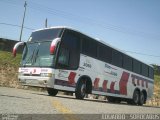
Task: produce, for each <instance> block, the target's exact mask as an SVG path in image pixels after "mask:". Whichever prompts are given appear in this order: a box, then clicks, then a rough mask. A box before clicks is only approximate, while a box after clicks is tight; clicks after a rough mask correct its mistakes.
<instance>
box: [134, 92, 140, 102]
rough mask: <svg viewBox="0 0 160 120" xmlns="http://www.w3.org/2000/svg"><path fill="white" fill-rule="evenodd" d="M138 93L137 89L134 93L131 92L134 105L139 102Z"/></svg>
mask: <svg viewBox="0 0 160 120" xmlns="http://www.w3.org/2000/svg"><path fill="white" fill-rule="evenodd" d="M139 96H140V94H139V91H138V90H135V91H134V93H133V100H132V101H133V104H134V105H137V104H138V103H139V98H140V97H139Z"/></svg>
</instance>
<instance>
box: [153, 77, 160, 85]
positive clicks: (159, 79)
mask: <svg viewBox="0 0 160 120" xmlns="http://www.w3.org/2000/svg"><path fill="white" fill-rule="evenodd" d="M154 82H155V84H156V85H157V86H160V76H159V75H154Z"/></svg>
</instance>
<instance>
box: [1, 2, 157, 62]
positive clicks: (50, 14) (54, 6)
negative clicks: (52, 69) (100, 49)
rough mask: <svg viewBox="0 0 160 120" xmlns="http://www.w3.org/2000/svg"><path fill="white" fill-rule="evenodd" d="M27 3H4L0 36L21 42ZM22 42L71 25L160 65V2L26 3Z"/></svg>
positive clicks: (144, 59)
mask: <svg viewBox="0 0 160 120" xmlns="http://www.w3.org/2000/svg"><path fill="white" fill-rule="evenodd" d="M24 2H25V0H0V37H1V38H9V39H13V40H19V36H20V30H21V28H20V27H18V26H21V24H22V18H23V14H24ZM26 2H27V8H26V16H25V21H24V26H25V27H26V28H27V29H26V28H24V30H23V34H22V40H23V41H27V40H28V38H29V36H30V34H31V32H32V31H33V30H34V29H40V28H44V27H45V19H46V18H47V20H48V26H49V27H51V26H69V27H72V28H74V29H76V30H78V31H81V32H83V33H85V34H87V35H89V36H91V37H93V38H98V39H99V40H101V41H104V42H105V43H107V44H110V45H111V46H113V47H115V48H118V49H120V50H122V51H125V52H126V53H127V54H129V55H131V56H133V57H135V58H137V59H138V60H141V61H143V62H145V63H147V64H157V65H160V7H159V6H160V0H26Z"/></svg>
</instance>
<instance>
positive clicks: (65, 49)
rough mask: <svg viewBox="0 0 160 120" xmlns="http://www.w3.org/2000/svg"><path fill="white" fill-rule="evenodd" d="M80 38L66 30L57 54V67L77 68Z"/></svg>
mask: <svg viewBox="0 0 160 120" xmlns="http://www.w3.org/2000/svg"><path fill="white" fill-rule="evenodd" d="M79 50H80V39H79V36H78V34H76V33H74V32H71V31H68V30H66V31H65V32H64V35H63V37H62V41H61V45H60V51H59V55H58V68H61V69H63V68H64V69H69V70H73V69H77V68H78V66H79V59H80V51H79Z"/></svg>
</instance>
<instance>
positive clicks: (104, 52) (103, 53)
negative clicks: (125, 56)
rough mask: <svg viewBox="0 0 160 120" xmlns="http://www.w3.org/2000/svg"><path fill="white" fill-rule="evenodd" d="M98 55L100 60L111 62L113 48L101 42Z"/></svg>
mask: <svg viewBox="0 0 160 120" xmlns="http://www.w3.org/2000/svg"><path fill="white" fill-rule="evenodd" d="M98 57H99V59H100V60H102V61H104V62H108V63H111V60H112V49H111V48H110V47H108V46H105V45H102V44H100V45H99V48H98Z"/></svg>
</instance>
